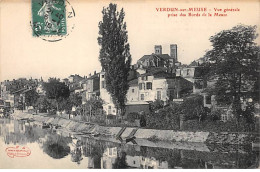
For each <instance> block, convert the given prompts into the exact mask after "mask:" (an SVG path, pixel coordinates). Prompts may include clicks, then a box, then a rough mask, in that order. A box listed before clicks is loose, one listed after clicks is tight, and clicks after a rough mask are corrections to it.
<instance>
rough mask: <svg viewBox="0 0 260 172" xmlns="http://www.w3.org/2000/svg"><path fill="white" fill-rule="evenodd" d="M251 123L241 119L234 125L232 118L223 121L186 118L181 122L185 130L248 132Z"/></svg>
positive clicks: (250, 129) (250, 128)
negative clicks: (200, 120)
mask: <svg viewBox="0 0 260 172" xmlns="http://www.w3.org/2000/svg"><path fill="white" fill-rule="evenodd" d="M252 127H253V126H252V124H249V123H247V122H246V120H245V119H241V120H240V121H239V123H238V127H237V125H236V121H235V120H234V119H232V120H230V121H227V122H223V121H220V120H216V121H209V120H205V121H202V122H199V121H198V120H188V121H184V122H183V130H185V131H208V132H250V131H252Z"/></svg>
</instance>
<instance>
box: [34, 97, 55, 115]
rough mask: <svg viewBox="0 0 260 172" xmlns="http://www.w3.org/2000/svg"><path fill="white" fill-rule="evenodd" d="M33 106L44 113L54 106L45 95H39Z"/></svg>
mask: <svg viewBox="0 0 260 172" xmlns="http://www.w3.org/2000/svg"><path fill="white" fill-rule="evenodd" d="M35 106H36V107H37V109H38V110H39V112H40V113H46V112H47V111H48V110H51V109H53V108H55V106H54V105H53V103H52V102H51V101H50V100H49V99H47V97H45V96H40V97H39V98H38V99H37V101H36V103H35Z"/></svg>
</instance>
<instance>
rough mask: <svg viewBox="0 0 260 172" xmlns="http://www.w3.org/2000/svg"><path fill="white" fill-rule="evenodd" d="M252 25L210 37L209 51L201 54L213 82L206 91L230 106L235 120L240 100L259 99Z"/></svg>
mask: <svg viewBox="0 0 260 172" xmlns="http://www.w3.org/2000/svg"><path fill="white" fill-rule="evenodd" d="M257 36H258V35H257V33H256V26H245V25H238V26H235V27H233V28H232V29H230V30H223V31H221V32H219V33H217V34H216V35H214V36H212V37H211V38H210V42H211V43H212V46H213V49H212V50H210V51H208V52H207V53H206V55H205V57H206V58H207V61H208V63H207V65H208V66H210V67H211V72H210V75H209V76H210V77H211V78H215V79H217V81H216V83H215V85H214V87H213V88H212V89H210V90H209V91H208V92H209V93H213V94H215V95H216V100H217V102H218V103H219V104H224V105H231V104H232V107H233V112H234V113H235V114H236V117H239V116H240V115H241V113H242V111H241V102H240V99H241V98H248V97H251V98H253V99H254V100H257V99H258V98H259V88H258V84H259V71H257V69H258V61H259V57H258V54H259V46H257V45H256V43H255V42H254V40H255V39H256V38H257Z"/></svg>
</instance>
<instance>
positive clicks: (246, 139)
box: [12, 112, 257, 145]
mask: <svg viewBox="0 0 260 172" xmlns="http://www.w3.org/2000/svg"><path fill="white" fill-rule="evenodd" d="M12 117H13V118H14V119H18V120H26V119H27V120H34V122H35V123H38V124H39V125H41V124H42V125H43V124H44V125H51V126H54V127H56V126H59V127H62V128H64V129H67V130H69V131H72V132H77V133H83V134H100V135H102V136H109V137H112V138H115V137H116V136H117V137H121V138H122V139H123V140H125V139H127V138H129V137H130V136H131V137H133V136H134V137H135V138H136V140H138V139H139V140H140V139H143V140H150V141H171V142H185V143H186V142H188V143H210V144H238V145H246V144H251V143H252V141H254V139H255V138H256V137H257V134H252V133H228V132H225V133H224V132H221V133H214V132H190V131H173V130H157V129H142V128H139V129H137V130H136V128H125V129H124V131H123V132H122V131H121V130H122V127H106V126H99V125H97V124H92V123H86V122H78V121H73V120H70V119H64V118H61V117H49V116H47V115H32V114H27V113H21V112H16V113H14V114H12ZM120 131H121V132H122V134H121V135H120V134H119V133H120Z"/></svg>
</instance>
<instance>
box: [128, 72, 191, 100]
mask: <svg viewBox="0 0 260 172" xmlns="http://www.w3.org/2000/svg"><path fill="white" fill-rule="evenodd" d="M191 89H192V83H191V82H189V81H187V80H185V79H184V78H182V77H176V76H174V75H172V74H171V73H166V72H163V71H162V72H156V73H151V72H148V73H145V74H142V75H140V76H139V77H138V92H139V93H138V99H139V101H147V102H153V101H155V100H162V101H164V102H165V103H167V102H168V101H172V100H173V99H178V98H181V97H182V95H183V94H184V93H185V92H189V91H191ZM130 91H131V90H130Z"/></svg>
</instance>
